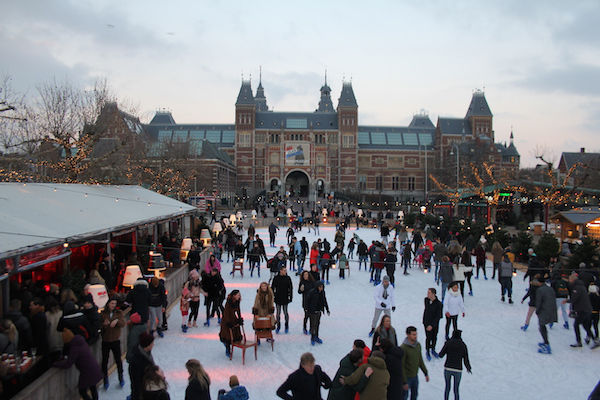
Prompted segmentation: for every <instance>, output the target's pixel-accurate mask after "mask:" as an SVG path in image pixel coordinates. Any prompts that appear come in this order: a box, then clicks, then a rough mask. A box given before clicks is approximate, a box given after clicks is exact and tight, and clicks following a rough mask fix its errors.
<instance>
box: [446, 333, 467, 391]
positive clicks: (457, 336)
mask: <svg viewBox="0 0 600 400" xmlns="http://www.w3.org/2000/svg"><path fill="white" fill-rule="evenodd" d="M461 333H462V331H461V330H459V329H457V330H455V331H454V333H453V334H452V338H451V339H450V340H448V341H447V342H446V343H445V344H444V347H442V351H440V357H444V356H446V362H445V363H444V378H445V380H446V389H445V392H444V400H448V396H449V395H450V381H451V379H452V377H454V398H455V399H458V398H459V394H458V386H459V385H460V378H461V376H462V366H463V361H464V364H465V368H466V369H467V372H468V373H471V363H470V362H469V352H468V350H467V345H466V344H465V342H463V341H462V338H461Z"/></svg>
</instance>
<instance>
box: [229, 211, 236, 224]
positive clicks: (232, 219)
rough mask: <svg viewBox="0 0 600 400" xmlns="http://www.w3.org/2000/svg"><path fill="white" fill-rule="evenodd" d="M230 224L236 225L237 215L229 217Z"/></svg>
mask: <svg viewBox="0 0 600 400" xmlns="http://www.w3.org/2000/svg"><path fill="white" fill-rule="evenodd" d="M229 222H231V224H232V225H233V224H235V214H231V215H230V216H229Z"/></svg>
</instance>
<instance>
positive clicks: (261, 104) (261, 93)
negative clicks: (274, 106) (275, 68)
mask: <svg viewBox="0 0 600 400" xmlns="http://www.w3.org/2000/svg"><path fill="white" fill-rule="evenodd" d="M259 71H260V72H259V75H258V88H256V97H255V98H254V103H255V104H256V111H269V106H268V105H267V98H266V97H265V89H264V88H263V85H262V67H260V70H259Z"/></svg>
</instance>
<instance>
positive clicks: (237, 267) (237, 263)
mask: <svg viewBox="0 0 600 400" xmlns="http://www.w3.org/2000/svg"><path fill="white" fill-rule="evenodd" d="M235 271H240V274H241V275H242V278H243V277H244V261H243V260H240V259H237V260H234V261H233V269H232V270H231V277H232V278H233V277H234V276H235Z"/></svg>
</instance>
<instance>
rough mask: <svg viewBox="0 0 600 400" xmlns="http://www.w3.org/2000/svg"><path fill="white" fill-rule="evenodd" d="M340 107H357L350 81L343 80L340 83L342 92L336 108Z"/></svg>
mask: <svg viewBox="0 0 600 400" xmlns="http://www.w3.org/2000/svg"><path fill="white" fill-rule="evenodd" d="M340 107H358V103H357V102H356V97H354V90H353V89H352V82H344V83H343V84H342V93H341V94H340V98H339V100H338V108H340Z"/></svg>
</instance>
